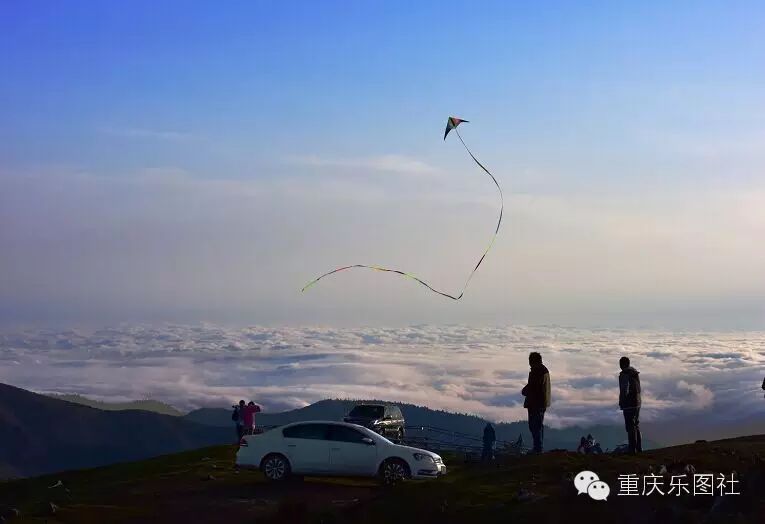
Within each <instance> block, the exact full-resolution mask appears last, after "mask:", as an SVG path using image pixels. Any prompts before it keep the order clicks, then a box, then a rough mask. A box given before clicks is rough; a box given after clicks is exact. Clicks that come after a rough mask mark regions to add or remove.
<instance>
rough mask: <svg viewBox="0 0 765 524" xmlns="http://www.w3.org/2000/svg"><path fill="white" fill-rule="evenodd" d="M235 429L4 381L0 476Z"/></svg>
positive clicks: (170, 449)
mask: <svg viewBox="0 0 765 524" xmlns="http://www.w3.org/2000/svg"><path fill="white" fill-rule="evenodd" d="M232 440H233V432H230V431H226V429H225V428H214V427H210V426H203V425H200V424H194V423H193V422H189V421H187V420H184V419H182V418H179V417H171V416H167V415H159V414H157V413H150V412H148V411H102V410H99V409H94V408H90V407H87V406H82V405H79V404H73V403H71V402H66V401H63V400H57V399H53V398H50V397H46V396H44V395H38V394H36V393H31V392H29V391H25V390H23V389H19V388H15V387H13V386H8V385H5V384H0V476H1V477H9V476H29V475H39V474H42V473H47V472H53V471H60V470H64V469H74V468H84V467H93V466H98V465H104V464H113V463H115V462H120V461H131V460H139V459H144V458H147V457H151V456H157V455H161V454H164V453H174V452H177V451H182V450H187V449H195V448H199V447H202V446H209V445H212V444H221V443H224V442H230V441H232Z"/></svg>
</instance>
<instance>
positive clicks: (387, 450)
mask: <svg viewBox="0 0 765 524" xmlns="http://www.w3.org/2000/svg"><path fill="white" fill-rule="evenodd" d="M236 464H237V466H238V467H241V468H256V469H260V470H261V471H262V472H263V473H264V474H265V476H266V477H267V478H268V479H270V480H283V479H285V478H287V477H288V476H289V475H290V474H292V473H294V474H298V475H343V476H365V477H374V476H380V477H381V478H382V479H383V480H385V481H386V482H391V481H397V480H401V479H404V478H414V479H424V478H434V477H438V476H440V475H444V474H445V473H446V465H445V464H444V461H443V460H442V459H441V457H440V456H438V455H437V454H435V453H432V452H430V451H426V450H424V449H417V448H410V447H408V446H401V445H398V444H394V443H393V442H391V441H390V440H388V439H386V438H385V437H383V436H381V435H379V434H377V433H375V432H374V431H372V430H370V429H367V428H365V427H362V426H358V425H356V424H349V423H345V422H327V421H313V422H296V423H293V424H287V425H286V426H281V427H278V428H274V429H272V430H270V431H267V432H265V433H261V434H258V435H247V436H245V437H243V438H242V440H241V442H240V444H239V451H238V452H237V454H236Z"/></svg>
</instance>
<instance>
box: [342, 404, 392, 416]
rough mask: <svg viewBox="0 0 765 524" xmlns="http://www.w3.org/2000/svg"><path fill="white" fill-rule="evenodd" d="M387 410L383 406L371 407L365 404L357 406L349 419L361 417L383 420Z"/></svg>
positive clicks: (349, 414)
mask: <svg viewBox="0 0 765 524" xmlns="http://www.w3.org/2000/svg"><path fill="white" fill-rule="evenodd" d="M383 413H385V408H384V407H383V406H371V405H368V404H364V405H361V406H356V407H355V408H353V409H352V410H351V412H350V413H348V416H349V417H361V418H383Z"/></svg>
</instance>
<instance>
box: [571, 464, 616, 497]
mask: <svg viewBox="0 0 765 524" xmlns="http://www.w3.org/2000/svg"><path fill="white" fill-rule="evenodd" d="M574 486H575V487H576V492H577V493H576V494H577V495H581V494H582V493H586V494H587V495H589V496H590V498H591V499H592V500H606V499H608V495H610V494H611V488H610V487H609V486H608V484H606V483H605V482H603V481H602V480H600V478H598V475H597V474H596V473H594V472H592V471H580V472H579V473H577V474H576V476H575V477H574Z"/></svg>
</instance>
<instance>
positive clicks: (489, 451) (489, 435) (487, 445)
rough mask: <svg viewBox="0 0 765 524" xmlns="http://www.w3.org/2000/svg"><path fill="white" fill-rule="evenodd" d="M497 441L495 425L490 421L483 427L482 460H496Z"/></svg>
mask: <svg viewBox="0 0 765 524" xmlns="http://www.w3.org/2000/svg"><path fill="white" fill-rule="evenodd" d="M496 441H497V434H496V433H495V432H494V426H492V425H491V423H490V422H487V423H486V426H485V427H484V428H483V453H481V461H482V462H491V461H492V460H494V443H495V442H496Z"/></svg>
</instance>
